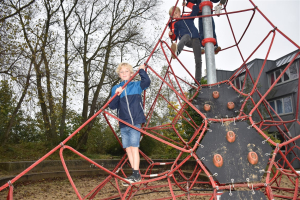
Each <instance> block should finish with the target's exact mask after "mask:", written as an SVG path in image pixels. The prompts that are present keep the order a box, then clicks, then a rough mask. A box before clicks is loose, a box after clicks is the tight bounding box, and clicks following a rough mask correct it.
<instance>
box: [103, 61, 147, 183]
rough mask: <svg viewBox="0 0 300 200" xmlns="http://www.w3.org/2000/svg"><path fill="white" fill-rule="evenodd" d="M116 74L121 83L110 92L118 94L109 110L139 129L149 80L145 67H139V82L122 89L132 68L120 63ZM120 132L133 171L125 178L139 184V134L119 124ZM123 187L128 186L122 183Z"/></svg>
mask: <svg viewBox="0 0 300 200" xmlns="http://www.w3.org/2000/svg"><path fill="white" fill-rule="evenodd" d="M116 73H117V74H118V75H119V77H120V78H121V79H122V82H121V83H120V84H118V85H115V86H114V87H113V88H112V90H111V97H113V96H114V95H115V94H116V93H117V94H118V95H117V96H116V97H115V98H114V99H113V100H112V101H111V102H110V104H109V107H110V108H111V109H117V113H118V117H119V118H120V119H121V120H123V121H125V122H127V123H129V124H131V125H132V126H135V127H137V128H141V124H142V123H145V122H146V117H145V114H144V110H143V102H142V96H141V94H142V92H143V90H145V89H147V88H148V87H149V86H150V82H151V81H150V78H149V76H148V74H147V73H146V72H145V65H141V66H140V67H139V75H140V77H141V80H140V81H131V82H130V83H128V84H127V86H126V87H125V88H124V89H122V86H124V84H125V83H126V82H127V81H128V80H129V79H130V78H131V76H132V75H133V68H132V66H131V65H130V64H128V63H120V64H119V65H118V67H117V69H116ZM119 125H120V132H121V137H122V145H123V148H125V149H126V153H127V156H128V159H129V162H130V165H131V167H132V169H133V172H132V175H131V176H129V177H127V178H126V180H127V181H129V182H130V183H134V182H139V181H140V180H141V174H140V172H139V166H140V154H139V146H140V137H141V133H140V132H139V131H137V130H136V129H134V128H131V127H130V126H127V125H126V124H124V123H122V122H119ZM123 185H124V186H128V184H127V183H125V182H123Z"/></svg>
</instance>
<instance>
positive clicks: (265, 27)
mask: <svg viewBox="0 0 300 200" xmlns="http://www.w3.org/2000/svg"><path fill="white" fill-rule="evenodd" d="M176 1H177V0H165V1H164V3H163V6H162V8H163V12H165V14H164V16H165V19H164V23H163V24H162V27H164V25H165V24H166V23H167V21H168V19H169V15H168V11H169V8H170V7H171V6H173V5H175V3H176ZM253 3H254V4H256V5H257V6H258V9H260V10H261V11H262V13H263V14H264V15H265V16H266V17H267V18H268V19H269V20H270V21H271V22H272V23H273V24H274V26H276V27H278V29H279V30H281V31H282V32H283V33H284V34H285V35H286V36H288V37H289V38H290V39H291V40H293V41H294V42H295V43H296V44H297V45H300V15H299V11H300V0H253ZM178 5H179V6H180V8H181V9H182V6H181V5H182V0H179V3H178ZM215 5H216V4H214V5H213V6H215ZM249 8H253V6H252V4H251V3H250V2H249V1H248V0H229V1H228V4H227V12H233V11H239V10H244V9H249ZM185 10H186V11H187V10H188V9H185ZM252 14H253V12H252V11H247V12H242V13H235V14H231V15H229V20H230V22H231V25H232V28H233V31H234V34H235V37H236V39H237V40H239V39H240V37H241V35H242V34H243V32H244V30H245V28H246V26H247V25H248V23H249V21H250V19H251V16H252ZM214 20H215V24H216V34H217V40H218V43H219V46H220V47H222V49H224V48H226V47H229V46H232V45H234V37H233V34H232V33H231V30H230V28H229V23H228V19H227V17H226V16H225V15H223V16H220V17H214ZM195 24H196V27H197V28H198V19H195ZM272 29H273V28H272V26H271V25H270V24H269V23H268V22H267V21H266V20H265V19H264V18H263V17H262V15H261V14H260V13H259V12H258V11H256V12H255V15H254V18H253V20H252V22H251V24H250V27H249V28H248V30H247V32H246V34H245V36H244V37H243V39H242V41H241V42H240V45H239V47H240V49H241V52H242V56H243V58H244V59H245V60H246V59H247V58H248V57H249V55H250V54H251V53H252V52H253V50H254V49H255V48H256V47H257V46H258V45H259V43H260V42H261V41H262V40H263V39H264V38H265V37H266V36H267V34H268V33H269V31H270V30H272ZM168 31H169V30H168V29H167V31H166V33H165V34H164V38H163V39H165V40H166V41H167V42H168V44H170V43H171V41H170V39H168ZM270 41H271V37H269V39H268V40H266V42H265V43H264V45H263V46H262V47H261V48H260V49H259V50H258V51H257V53H255V54H254V55H253V56H252V57H251V58H250V59H249V61H251V60H253V59H255V58H262V59H263V58H264V57H265V56H266V53H267V50H268V48H269V46H270ZM177 42H178V41H177ZM296 49H297V48H296V47H295V46H294V45H293V44H291V43H290V42H289V41H288V40H286V39H285V38H284V37H283V36H281V35H280V34H279V32H276V34H275V40H274V44H273V47H272V49H271V52H270V55H269V57H268V59H269V60H276V59H278V58H280V57H282V56H284V55H286V54H288V53H290V52H292V51H294V50H296ZM169 55H170V54H169ZM179 59H180V60H181V61H182V62H183V64H185V66H186V67H187V68H188V69H189V70H190V71H191V72H194V70H195V69H194V62H193V61H194V58H193V54H192V53H188V52H183V53H181V54H180V55H179ZM202 60H203V65H202V70H203V72H204V69H205V68H206V64H205V56H204V55H203V56H202ZM215 61H216V68H217V69H222V70H229V71H232V70H235V69H237V68H238V67H240V66H241V65H242V63H243V61H242V58H241V56H240V54H239V52H238V50H237V48H236V47H234V48H231V49H229V50H226V51H221V52H219V54H217V55H216V56H215ZM166 64H167V62H166ZM172 65H174V67H175V68H176V70H177V71H176V73H179V74H180V75H182V76H187V74H185V75H184V73H183V72H182V70H181V67H180V66H179V65H178V61H173V62H172ZM203 75H205V74H204V73H203Z"/></svg>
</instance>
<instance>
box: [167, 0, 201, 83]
mask: <svg viewBox="0 0 300 200" xmlns="http://www.w3.org/2000/svg"><path fill="white" fill-rule="evenodd" d="M198 1H199V0H198ZM174 9H175V11H174V13H173V10H174ZM198 12H199V4H196V5H195V6H193V10H192V13H191V14H190V15H188V16H182V19H178V20H173V21H171V22H170V24H169V27H170V29H171V30H170V32H169V36H170V38H171V39H172V40H175V41H176V40H177V39H179V42H178V45H177V44H176V43H175V42H173V43H172V45H171V50H172V51H173V52H174V53H175V55H176V56H178V55H179V54H180V52H181V51H182V50H183V47H184V46H187V47H190V48H193V52H194V58H195V63H196V66H195V79H196V80H197V81H198V82H199V83H200V80H201V70H202V60H201V45H200V40H199V38H200V35H199V33H198V29H197V28H196V27H195V24H194V18H191V19H184V18H185V17H192V16H197V14H198ZM172 13H173V16H172ZM169 15H170V16H171V17H173V18H180V17H181V16H180V15H181V11H180V8H179V7H176V8H175V7H174V6H173V7H171V8H170V10H169ZM176 56H174V55H173V54H172V58H175V59H176Z"/></svg>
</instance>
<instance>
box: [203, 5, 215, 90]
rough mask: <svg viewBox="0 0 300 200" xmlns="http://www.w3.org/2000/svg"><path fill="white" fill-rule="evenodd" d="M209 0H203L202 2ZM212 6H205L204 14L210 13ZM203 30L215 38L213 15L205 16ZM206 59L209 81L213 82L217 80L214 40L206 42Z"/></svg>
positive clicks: (206, 35)
mask: <svg viewBox="0 0 300 200" xmlns="http://www.w3.org/2000/svg"><path fill="white" fill-rule="evenodd" d="M204 1H209V0H202V1H201V2H204ZM210 14H211V8H210V6H203V8H202V15H210ZM202 21H203V32H204V38H213V28H212V17H203V18H202ZM205 61H206V72H207V83H208V84H213V83H216V82H217V75H216V74H217V73H216V63H215V50H214V44H213V43H212V42H207V43H206V44H205Z"/></svg>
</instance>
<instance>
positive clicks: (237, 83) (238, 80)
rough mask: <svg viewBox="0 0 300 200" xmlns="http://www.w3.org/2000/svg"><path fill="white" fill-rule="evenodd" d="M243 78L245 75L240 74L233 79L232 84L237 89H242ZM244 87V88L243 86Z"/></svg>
mask: <svg viewBox="0 0 300 200" xmlns="http://www.w3.org/2000/svg"><path fill="white" fill-rule="evenodd" d="M244 79H245V75H242V76H239V77H237V78H236V79H235V80H234V86H235V87H236V88H237V89H239V90H240V89H242V87H243V84H244ZM245 87H246V86H245ZM244 89H245V88H244Z"/></svg>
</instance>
